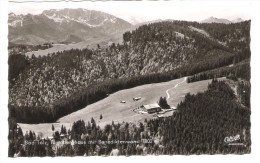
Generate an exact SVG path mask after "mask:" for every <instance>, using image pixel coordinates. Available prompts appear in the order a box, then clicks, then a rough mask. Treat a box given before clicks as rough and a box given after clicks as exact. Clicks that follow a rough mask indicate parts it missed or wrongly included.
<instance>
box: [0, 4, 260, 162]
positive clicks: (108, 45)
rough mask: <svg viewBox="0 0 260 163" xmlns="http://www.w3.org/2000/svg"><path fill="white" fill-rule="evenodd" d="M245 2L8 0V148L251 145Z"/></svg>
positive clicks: (58, 153) (155, 151)
mask: <svg viewBox="0 0 260 163" xmlns="http://www.w3.org/2000/svg"><path fill="white" fill-rule="evenodd" d="M253 5H254V3H253V2H252V1H210V2H207V1H107V2H105V1H37V2H36V1H9V2H7V7H8V9H7V12H8V13H6V15H7V14H8V16H7V22H5V28H7V30H8V33H7V34H8V35H7V36H6V37H7V39H6V43H7V47H6V52H7V53H5V54H1V55H2V56H3V55H5V57H6V58H8V61H5V62H6V64H8V68H7V69H6V70H5V73H7V74H8V79H6V80H8V81H7V82H8V93H7V92H6V96H7V99H8V101H6V103H7V105H8V106H5V108H1V109H2V110H5V111H6V112H8V118H6V119H5V121H8V124H7V125H8V129H7V130H4V131H1V132H6V135H7V137H6V139H5V140H4V141H6V142H8V147H6V151H8V157H10V158H13V157H14V158H17V157H18V158H17V160H19V158H20V157H74V156H81V157H91V156H109V157H110V156H144V157H148V156H155V155H156V156H162V155H171V156H172V157H174V155H185V156H186V157H187V155H188V156H193V155H199V156H198V157H203V156H204V155H227V154H230V155H242V156H244V155H245V156H247V155H251V153H252V152H253V151H252V146H253V144H254V141H252V132H253V129H252V126H253V123H252V116H253V114H255V111H254V110H256V109H257V108H254V107H253V105H252V103H251V101H252V100H251V97H252V96H251V92H252V89H251V88H252V86H251V84H252V83H251V82H252V80H251V79H252V76H254V75H256V74H253V73H251V67H252V62H254V61H253V60H252V55H253V53H252V45H251V43H252V28H255V27H253V25H254V22H253V19H252V12H251V9H252V8H253ZM7 26H8V27H7ZM258 30H259V29H258ZM1 42H4V41H2V38H1ZM1 48H2V47H1ZM254 55H259V54H254ZM1 80H2V79H1ZM258 113H259V111H258ZM258 127H259V126H258Z"/></svg>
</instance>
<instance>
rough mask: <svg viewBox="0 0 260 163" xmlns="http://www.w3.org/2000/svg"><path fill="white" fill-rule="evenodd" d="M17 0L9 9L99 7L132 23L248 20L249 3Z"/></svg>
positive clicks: (26, 11) (24, 11)
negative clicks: (41, 0) (32, 0)
mask: <svg viewBox="0 0 260 163" xmlns="http://www.w3.org/2000/svg"><path fill="white" fill-rule="evenodd" d="M20 2H21V1H19V2H8V13H11V12H13V13H14V14H17V15H20V14H23V15H26V14H33V15H37V14H41V13H42V11H44V10H50V9H65V8H70V9H77V8H82V9H87V10H96V11H102V12H105V13H108V14H111V15H114V16H116V17H118V18H121V19H124V20H126V21H128V22H130V23H132V24H138V23H142V22H146V21H153V20H158V19H161V20H165V19H172V20H187V21H201V20H204V19H207V18H209V17H211V16H213V17H216V18H219V19H221V18H223V19H228V20H234V19H237V18H241V19H243V20H249V19H250V9H251V7H252V6H251V3H250V2H246V1H236V2H235V3H234V1H233V2H232V1H210V2H209V1H196V2H194V1H127V2H123V1H112V2H111V1H110V2H104V1H98V2H91V1H88V2H70V1H67V2H23V3H20ZM50 3H51V4H52V5H50ZM53 6H55V7H53Z"/></svg>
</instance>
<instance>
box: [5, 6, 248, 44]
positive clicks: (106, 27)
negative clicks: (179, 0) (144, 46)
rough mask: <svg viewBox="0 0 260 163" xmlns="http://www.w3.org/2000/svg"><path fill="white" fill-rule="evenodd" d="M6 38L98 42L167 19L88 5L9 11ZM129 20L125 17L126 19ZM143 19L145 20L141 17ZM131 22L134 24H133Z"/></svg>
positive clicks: (12, 40) (27, 41) (32, 41)
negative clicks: (128, 15)
mask: <svg viewBox="0 0 260 163" xmlns="http://www.w3.org/2000/svg"><path fill="white" fill-rule="evenodd" d="M8 17H9V19H8V28H9V35H8V39H9V42H10V43H15V44H27V45H38V44H44V43H66V44H69V43H79V42H85V44H91V43H93V44H97V43H101V42H102V43H103V42H106V43H107V42H109V41H112V42H120V41H122V34H123V33H124V32H126V31H130V30H133V29H136V28H137V27H139V26H141V25H144V24H150V23H155V22H161V21H166V20H161V19H158V20H153V21H148V22H143V23H137V22H140V21H141V18H140V20H139V19H138V21H137V19H136V18H134V17H131V19H130V18H129V20H131V21H130V22H131V23H132V24H131V23H129V22H128V21H125V20H123V19H120V18H118V17H116V16H113V15H110V14H107V13H104V12H101V11H95V10H87V9H81V8H79V9H68V8H66V9H51V10H45V11H43V12H42V13H41V14H38V15H32V14H27V15H16V14H14V13H9V15H8ZM127 20H128V19H127ZM142 21H144V20H142ZM241 21H243V20H242V19H241V18H238V19H235V20H232V21H230V20H227V19H218V18H215V17H209V18H207V19H205V20H203V21H201V23H224V24H230V23H238V22H241ZM133 24H134V25H133Z"/></svg>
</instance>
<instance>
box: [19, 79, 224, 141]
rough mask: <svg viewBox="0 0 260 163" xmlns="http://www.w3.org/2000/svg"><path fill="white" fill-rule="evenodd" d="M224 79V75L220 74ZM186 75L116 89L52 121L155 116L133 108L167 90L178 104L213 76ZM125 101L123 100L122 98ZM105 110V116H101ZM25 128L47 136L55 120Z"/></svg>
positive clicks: (65, 122) (134, 119) (101, 122)
mask: <svg viewBox="0 0 260 163" xmlns="http://www.w3.org/2000/svg"><path fill="white" fill-rule="evenodd" d="M221 79H223V80H224V78H221ZM184 80H185V78H181V79H176V80H172V81H169V82H163V83H156V84H147V85H142V86H138V87H134V88H131V89H125V90H121V91H118V92H116V93H113V94H110V95H109V96H108V97H107V98H105V99H103V100H100V101H98V102H96V103H93V104H91V105H88V106H87V107H85V108H84V109H81V110H79V111H76V112H74V113H71V114H69V115H67V116H64V117H62V118H60V119H59V120H58V121H57V123H53V124H54V127H55V129H56V130H58V131H59V130H60V127H61V125H62V124H63V125H64V126H66V128H67V129H68V128H71V126H72V123H73V122H74V121H77V120H84V121H85V122H87V121H90V120H91V118H92V117H93V118H94V119H95V121H96V123H97V124H98V125H99V126H100V127H104V126H105V125H106V124H108V123H111V122H112V121H114V122H115V123H117V122H123V121H124V122H133V123H138V122H143V121H144V120H145V119H151V118H153V116H154V114H137V113H136V112H134V111H133V109H135V108H136V107H139V106H141V105H145V104H151V103H156V102H158V100H159V98H160V97H161V96H162V97H167V94H166V91H167V90H168V94H169V98H168V100H167V101H168V104H169V105H170V106H174V107H176V106H177V104H178V103H180V102H181V101H182V100H183V99H184V97H185V95H186V94H187V93H189V92H190V93H191V94H196V93H198V92H203V91H205V90H207V87H208V84H209V83H210V82H211V80H204V81H198V82H194V83H187V82H185V81H184ZM134 97H142V98H141V99H140V100H139V101H133V98H134ZM123 100H124V101H126V103H120V101H123ZM101 114H102V116H103V119H102V120H100V119H99V117H100V115H101ZM19 125H20V127H21V128H22V130H23V131H24V132H25V131H28V130H32V131H34V132H35V133H38V132H41V133H43V135H44V136H51V135H52V133H53V132H52V130H51V125H52V123H44V124H19Z"/></svg>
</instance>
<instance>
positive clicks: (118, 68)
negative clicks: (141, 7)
mask: <svg viewBox="0 0 260 163" xmlns="http://www.w3.org/2000/svg"><path fill="white" fill-rule="evenodd" d="M224 26H225V28H224V27H223V28H220V26H219V24H210V25H208V24H199V23H195V22H185V21H173V22H170V21H169V22H159V23H154V24H148V25H143V26H141V27H139V28H138V29H136V30H134V31H132V32H126V33H125V34H124V35H123V39H124V43H123V44H118V45H115V44H111V45H110V46H108V47H107V48H104V49H103V48H102V49H101V48H100V47H99V45H97V48H96V49H83V50H77V49H72V50H69V51H62V52H57V53H54V54H49V55H48V56H43V57H34V56H32V57H31V58H28V57H25V56H24V55H19V56H16V55H13V56H11V57H10V58H9V61H10V62H9V65H10V70H9V81H10V86H9V88H10V89H9V91H10V93H9V97H10V98H9V109H10V115H11V116H13V117H17V119H18V121H19V122H29V123H35V122H46V121H55V120H56V119H57V118H59V117H61V116H63V115H66V114H68V113H71V112H73V111H76V110H78V109H81V108H83V107H85V106H86V105H88V104H90V103H93V102H95V101H97V100H100V99H102V98H104V97H106V95H107V94H109V93H112V92H115V91H118V90H120V89H125V88H131V87H134V86H137V85H142V84H147V83H153V82H162V81H167V80H171V79H176V78H179V77H182V76H187V75H193V74H195V73H198V72H201V71H206V70H210V69H214V68H218V67H222V66H226V65H229V64H232V63H233V60H234V58H237V57H238V58H242V59H244V58H249V57H250V51H249V49H248V50H247V51H245V49H247V48H249V43H250V36H249V27H250V21H247V22H242V23H237V24H226V25H224ZM191 27H193V28H191ZM221 27H222V26H221ZM195 28H196V30H197V31H196V30H194V29H195ZM199 28H201V29H200V30H198V29H199ZM227 29H229V30H227ZM232 29H233V30H232ZM202 30H204V32H205V31H207V32H208V34H207V35H205V33H204V34H203V33H202V32H201V31H202ZM198 31H200V32H198ZM217 33H221V34H222V35H225V37H220V36H218V34H217ZM226 35H227V36H226ZM226 37H227V38H226ZM221 38H226V39H221ZM222 42H224V43H222ZM242 45H243V46H242ZM240 47H243V49H241V48H240ZM16 57H20V58H22V60H23V62H24V64H23V63H20V66H19V65H16V64H15V63H16V62H15V61H16V60H17V59H15V58H16ZM242 59H240V60H242ZM12 67H14V68H12ZM16 67H17V68H20V67H21V69H17V68H16ZM11 68H12V69H11Z"/></svg>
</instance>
